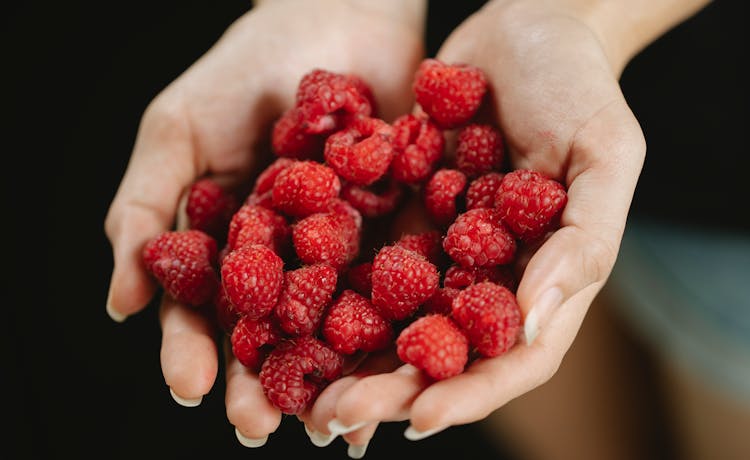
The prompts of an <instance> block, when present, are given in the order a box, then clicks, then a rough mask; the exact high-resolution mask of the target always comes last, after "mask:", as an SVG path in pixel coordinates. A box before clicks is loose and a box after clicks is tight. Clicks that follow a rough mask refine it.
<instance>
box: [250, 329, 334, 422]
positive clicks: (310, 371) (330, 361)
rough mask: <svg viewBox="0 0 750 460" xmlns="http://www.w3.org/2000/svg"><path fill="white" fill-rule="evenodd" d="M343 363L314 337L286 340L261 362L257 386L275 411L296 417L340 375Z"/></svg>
mask: <svg viewBox="0 0 750 460" xmlns="http://www.w3.org/2000/svg"><path fill="white" fill-rule="evenodd" d="M343 362H344V360H343V357H342V356H341V355H340V354H339V353H336V352H335V351H333V350H332V349H331V348H330V347H328V346H327V345H326V344H325V343H323V342H322V341H321V340H319V339H316V338H315V337H313V336H310V335H307V336H303V337H297V338H294V339H286V340H283V341H281V342H280V343H279V344H278V345H277V346H276V348H275V349H274V350H273V351H272V352H271V353H270V354H269V355H268V357H267V358H266V360H265V361H264V362H263V365H262V367H261V370H260V384H261V386H262V387H263V392H264V393H265V395H266V397H267V398H268V400H269V401H270V402H271V404H273V405H274V406H275V407H276V408H277V409H279V410H280V411H281V412H283V413H285V414H289V415H295V414H299V413H301V412H302V411H303V410H305V408H306V407H307V405H308V404H310V403H311V402H313V401H314V400H315V398H316V397H317V396H318V394H319V393H320V391H321V390H323V388H325V387H326V385H328V383H330V382H332V381H334V380H336V379H338V378H339V377H340V376H341V372H342V368H343Z"/></svg>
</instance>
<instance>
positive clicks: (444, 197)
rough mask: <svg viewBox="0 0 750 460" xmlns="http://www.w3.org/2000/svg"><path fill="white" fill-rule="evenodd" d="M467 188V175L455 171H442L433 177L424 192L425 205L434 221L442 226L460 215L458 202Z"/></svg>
mask: <svg viewBox="0 0 750 460" xmlns="http://www.w3.org/2000/svg"><path fill="white" fill-rule="evenodd" d="M465 187H466V175H464V173H462V172H461V171H458V170H455V169H441V170H439V171H437V172H436V173H435V174H433V175H432V177H431V178H430V180H429V181H428V182H427V185H426V186H425V191H424V202H425V203H424V204H425V209H426V210H427V213H428V214H429V215H430V217H431V218H432V220H433V221H434V222H435V223H436V224H438V225H441V226H445V225H448V224H450V223H451V222H453V220H454V219H455V218H456V216H457V215H458V212H459V210H458V208H457V202H458V200H459V198H460V197H461V196H462V195H463V192H464V188H465Z"/></svg>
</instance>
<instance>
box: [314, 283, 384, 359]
mask: <svg viewBox="0 0 750 460" xmlns="http://www.w3.org/2000/svg"><path fill="white" fill-rule="evenodd" d="M322 334H323V337H325V340H326V343H328V344H329V345H330V346H331V348H333V349H334V350H335V351H337V352H339V353H342V354H345V355H351V354H353V353H354V352H356V351H357V350H361V351H364V352H371V351H377V350H382V349H383V348H385V347H387V346H388V345H389V344H390V343H391V341H392V340H393V327H392V326H391V323H390V322H388V321H386V320H385V318H383V317H382V316H381V315H380V312H378V310H377V309H376V308H375V307H374V306H373V305H372V303H370V300H368V299H367V298H365V297H363V296H361V295H359V294H357V293H356V292H354V291H352V290H345V291H344V292H342V293H341V295H340V296H339V298H338V299H336V301H335V302H334V303H333V305H331V308H329V309H328V314H327V315H326V318H325V320H324V321H323V329H322Z"/></svg>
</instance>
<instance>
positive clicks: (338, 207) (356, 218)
mask: <svg viewBox="0 0 750 460" xmlns="http://www.w3.org/2000/svg"><path fill="white" fill-rule="evenodd" d="M328 212H330V213H332V214H335V215H338V216H339V217H340V218H344V217H348V218H349V219H351V223H352V224H353V225H354V227H353V228H354V229H355V230H357V231H358V232H361V231H362V214H360V212H359V211H357V209H356V208H355V207H354V206H352V205H351V204H350V203H349V202H348V201H346V200H342V199H341V198H334V199H333V200H331V201H330V203H329V204H328Z"/></svg>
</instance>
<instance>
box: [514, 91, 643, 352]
mask: <svg viewBox="0 0 750 460" xmlns="http://www.w3.org/2000/svg"><path fill="white" fill-rule="evenodd" d="M645 150H646V147H645V142H644V140H643V135H642V133H641V130H640V127H639V126H638V123H637V122H636V120H635V118H634V117H633V115H632V113H631V112H630V110H629V109H628V107H627V105H626V104H625V102H624V100H622V101H619V102H618V103H615V104H610V105H608V106H607V107H606V108H605V109H603V110H602V111H601V112H600V113H599V114H598V115H597V116H595V117H594V118H593V119H591V120H590V121H589V122H588V123H587V124H586V125H585V126H584V128H582V129H581V130H580V131H579V133H578V135H577V136H576V137H575V139H574V141H573V143H572V145H571V152H570V164H571V166H570V168H569V171H568V177H567V178H566V182H567V184H568V202H567V205H566V207H565V209H564V211H563V214H562V217H561V228H560V229H558V230H557V231H555V232H554V233H553V234H552V235H551V236H550V238H549V239H548V240H547V241H546V242H545V243H544V244H543V245H542V246H541V247H540V248H539V249H538V250H537V251H536V252H535V254H534V255H533V257H532V258H531V260H530V261H529V263H528V265H527V266H526V269H525V271H524V273H523V277H522V279H521V282H520V284H519V287H518V292H517V296H518V303H519V306H520V307H521V310H522V311H523V313H524V317H525V320H524V335H525V338H526V341H527V343H532V342H533V341H534V339H535V337H536V335H537V334H538V332H539V330H540V329H541V328H543V327H544V325H545V323H546V322H547V321H548V319H549V318H550V317H551V316H552V312H553V311H555V310H556V309H558V308H559V307H560V306H561V305H562V304H563V303H564V302H565V301H566V300H567V299H569V298H570V297H571V296H573V295H575V294H576V293H577V292H579V291H581V290H582V289H584V288H586V287H587V286H591V285H595V286H597V288H601V286H602V285H603V284H604V282H605V281H606V279H607V277H608V276H609V274H610V272H611V270H612V267H613V265H614V263H615V259H616V257H617V252H618V251H619V246H620V240H621V239H622V233H623V231H624V228H625V221H626V218H627V214H628V210H629V207H630V203H631V200H632V197H633V192H634V189H635V185H636V182H637V180H638V176H639V174H640V170H641V167H642V165H643V158H644V156H645Z"/></svg>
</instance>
